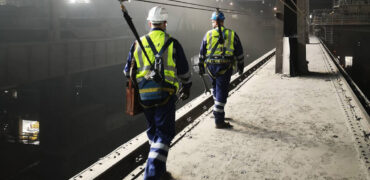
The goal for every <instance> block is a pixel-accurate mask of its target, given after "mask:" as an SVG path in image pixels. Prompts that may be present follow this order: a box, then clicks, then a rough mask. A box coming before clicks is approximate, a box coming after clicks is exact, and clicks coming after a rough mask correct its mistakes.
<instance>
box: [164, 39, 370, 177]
mask: <svg viewBox="0 0 370 180" xmlns="http://www.w3.org/2000/svg"><path fill="white" fill-rule="evenodd" d="M307 51H308V52H307V54H308V56H307V57H308V58H307V59H308V61H309V69H310V71H311V72H314V73H312V74H311V75H309V76H305V77H294V78H290V77H287V76H284V75H279V74H275V73H274V68H275V67H274V65H275V60H274V59H273V60H272V61H270V62H268V64H267V65H266V66H265V67H263V68H262V69H261V70H258V71H257V72H256V74H255V75H254V76H253V77H252V78H251V79H250V80H248V81H247V82H246V83H245V84H244V85H243V86H241V88H240V89H238V90H236V91H235V92H234V93H233V94H232V95H231V96H230V97H229V99H228V103H227V105H226V108H225V110H226V116H227V117H229V118H231V120H230V122H231V124H232V125H234V128H233V129H231V130H223V129H215V125H214V120H213V119H212V117H211V114H212V113H210V114H209V115H208V116H205V117H203V119H202V120H201V121H200V123H199V124H198V125H197V126H196V127H195V128H194V129H193V130H192V131H190V132H189V133H188V134H187V135H186V136H185V137H184V138H183V139H182V140H181V141H179V142H178V143H177V144H175V145H174V146H173V147H172V148H171V149H170V152H169V157H168V160H167V169H168V171H169V172H170V173H171V174H172V175H173V177H174V178H175V179H178V180H197V179H210V180H216V179H217V180H218V179H225V180H233V179H235V180H241V179H243V180H244V179H284V180H289V179H356V180H357V179H369V178H368V171H367V167H366V164H365V162H364V161H363V159H361V155H360V154H359V153H358V152H359V151H358V148H357V144H356V143H355V141H354V140H355V138H354V137H355V136H353V132H352V131H350V128H348V127H349V123H348V118H349V117H347V116H346V114H345V109H344V107H343V106H342V104H341V103H340V102H341V101H340V98H339V95H338V91H337V89H336V86H335V83H336V82H335V81H336V78H338V77H337V76H340V75H338V74H336V73H335V72H334V73H330V72H331V71H330V68H329V67H330V66H328V65H331V66H334V64H333V63H332V62H329V61H327V60H326V59H327V58H328V57H327V54H326V53H325V52H324V50H323V48H322V46H321V45H320V44H311V45H308V49H307ZM335 71H336V69H335Z"/></svg>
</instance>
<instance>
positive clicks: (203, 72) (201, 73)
mask: <svg viewBox="0 0 370 180" xmlns="http://www.w3.org/2000/svg"><path fill="white" fill-rule="evenodd" d="M198 66H199V75H201V76H203V75H204V74H205V73H206V70H205V69H204V63H201V62H200V63H198Z"/></svg>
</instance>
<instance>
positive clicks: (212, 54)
mask: <svg viewBox="0 0 370 180" xmlns="http://www.w3.org/2000/svg"><path fill="white" fill-rule="evenodd" d="M225 19H226V18H225V16H224V14H223V13H222V12H221V11H217V12H213V14H212V17H211V21H212V28H213V29H211V30H209V31H208V32H207V33H206V34H205V35H204V38H203V41H202V44H201V47H200V54H199V62H200V63H199V74H200V75H201V76H202V75H203V74H204V73H205V71H207V73H208V74H209V75H210V77H211V80H212V85H213V88H212V90H213V99H214V103H215V104H214V107H213V115H214V117H215V124H216V128H221V129H224V128H232V127H233V126H232V125H231V124H230V123H229V122H225V111H224V107H225V105H226V100H227V97H228V93H229V84H230V78H231V75H232V72H233V65H234V64H235V65H236V67H237V68H238V72H239V74H240V75H241V74H242V73H243V69H244V55H243V47H242V45H241V42H240V39H239V36H238V35H237V34H236V33H235V31H233V30H231V29H228V28H226V27H224V20H225ZM219 28H220V29H219ZM220 32H221V34H222V38H223V41H220V38H221V36H220Z"/></svg>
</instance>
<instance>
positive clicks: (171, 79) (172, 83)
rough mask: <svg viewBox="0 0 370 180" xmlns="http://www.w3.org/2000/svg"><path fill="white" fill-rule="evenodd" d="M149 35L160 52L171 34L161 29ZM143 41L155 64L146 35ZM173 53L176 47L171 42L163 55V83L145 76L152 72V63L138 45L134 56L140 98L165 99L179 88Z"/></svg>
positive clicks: (150, 58) (144, 99)
mask: <svg viewBox="0 0 370 180" xmlns="http://www.w3.org/2000/svg"><path fill="white" fill-rule="evenodd" d="M148 35H149V37H150V39H151V40H152V41H153V44H154V46H155V48H156V50H157V51H158V52H160V50H161V49H162V47H163V45H164V44H165V42H166V41H167V40H168V39H169V38H170V35H168V34H167V33H165V32H163V31H159V30H155V31H151V32H150V33H149V34H148ZM141 42H142V43H143V46H144V48H145V51H146V52H147V54H148V57H149V61H150V62H151V64H153V65H154V63H155V54H154V52H153V51H152V49H151V48H150V46H149V43H148V41H147V39H146V38H145V36H143V37H141ZM173 53H174V48H173V43H171V44H170V45H169V46H168V48H167V49H166V51H165V52H164V53H163V55H162V60H163V62H162V68H163V71H162V72H160V73H162V76H163V78H164V81H163V83H157V82H154V81H152V80H147V79H145V78H144V76H145V75H146V74H147V73H150V70H151V65H150V63H149V61H148V59H147V58H146V56H145V55H144V52H143V50H142V49H141V48H140V46H139V45H137V46H136V48H135V51H134V58H135V61H136V67H137V71H136V81H137V83H138V87H139V93H140V98H141V100H142V101H146V100H158V99H163V98H166V97H168V96H169V95H172V94H174V93H175V92H176V91H177V90H178V89H179V83H178V80H177V76H176V63H175V61H174V59H173Z"/></svg>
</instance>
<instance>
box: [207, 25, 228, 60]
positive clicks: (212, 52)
mask: <svg viewBox="0 0 370 180" xmlns="http://www.w3.org/2000/svg"><path fill="white" fill-rule="evenodd" d="M225 32H226V28H224V30H223V32H222V34H223V35H224V36H225ZM219 44H220V41H217V43H216V45H215V46H214V47H213V48H212V51H211V54H210V55H209V58H211V57H212V56H213V54H214V53H215V52H216V49H217V47H218V45H219ZM224 51H225V50H224Z"/></svg>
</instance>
